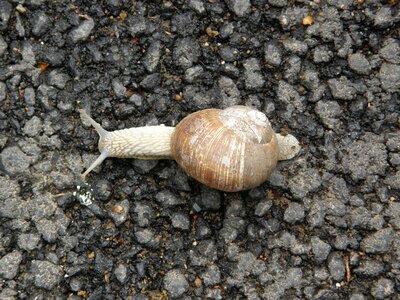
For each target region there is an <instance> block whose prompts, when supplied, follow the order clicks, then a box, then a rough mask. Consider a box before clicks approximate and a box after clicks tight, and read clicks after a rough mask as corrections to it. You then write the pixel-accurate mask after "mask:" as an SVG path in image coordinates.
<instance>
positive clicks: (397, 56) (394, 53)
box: [0, 38, 400, 64]
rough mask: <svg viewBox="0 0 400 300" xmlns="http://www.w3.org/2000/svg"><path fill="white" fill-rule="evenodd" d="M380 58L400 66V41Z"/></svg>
mask: <svg viewBox="0 0 400 300" xmlns="http://www.w3.org/2000/svg"><path fill="white" fill-rule="evenodd" d="M0 53H1V51H0ZM379 56H380V57H382V58H383V59H384V60H386V61H387V62H389V63H392V64H400V40H396V39H393V38H389V39H387V40H386V41H385V42H384V47H383V48H381V49H380V50H379Z"/></svg>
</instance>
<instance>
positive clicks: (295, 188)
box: [288, 169, 322, 199]
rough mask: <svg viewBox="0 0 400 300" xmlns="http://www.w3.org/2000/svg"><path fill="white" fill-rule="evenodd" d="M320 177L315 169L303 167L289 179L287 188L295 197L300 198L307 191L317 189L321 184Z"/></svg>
mask: <svg viewBox="0 0 400 300" xmlns="http://www.w3.org/2000/svg"><path fill="white" fill-rule="evenodd" d="M321 183H322V182H321V177H320V176H319V174H318V172H317V170H314V169H305V170H301V171H299V172H297V174H296V175H295V176H292V177H291V178H290V179H289V183H288V185H289V189H290V192H291V193H292V194H293V197H295V198H296V199H302V198H303V197H305V196H306V195H307V194H308V193H310V192H313V191H315V190H317V189H318V188H319V187H320V185H321Z"/></svg>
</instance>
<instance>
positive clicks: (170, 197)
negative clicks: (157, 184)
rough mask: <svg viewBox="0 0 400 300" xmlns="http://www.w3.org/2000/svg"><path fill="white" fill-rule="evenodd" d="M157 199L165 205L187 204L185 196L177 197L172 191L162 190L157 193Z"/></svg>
mask: <svg viewBox="0 0 400 300" xmlns="http://www.w3.org/2000/svg"><path fill="white" fill-rule="evenodd" d="M156 200H157V202H159V203H160V204H161V205H163V206H166V207H168V206H176V205H181V204H186V201H185V199H184V198H181V197H177V196H175V195H174V194H172V193H171V192H170V191H161V192H159V193H157V195H156Z"/></svg>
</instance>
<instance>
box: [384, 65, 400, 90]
mask: <svg viewBox="0 0 400 300" xmlns="http://www.w3.org/2000/svg"><path fill="white" fill-rule="evenodd" d="M379 77H380V79H381V84H382V87H383V88H384V89H385V90H386V91H388V92H399V90H400V65H395V64H389V63H383V64H382V66H381V69H380V70H379Z"/></svg>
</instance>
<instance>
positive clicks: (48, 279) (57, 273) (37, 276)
mask: <svg viewBox="0 0 400 300" xmlns="http://www.w3.org/2000/svg"><path fill="white" fill-rule="evenodd" d="M30 273H31V274H32V276H33V277H34V280H35V281H34V283H35V285H36V286H37V287H38V288H43V289H46V290H52V289H53V288H54V287H55V286H56V285H58V284H59V283H60V282H61V280H62V279H63V274H64V272H63V271H62V268H61V267H59V266H57V265H55V264H53V263H51V262H49V261H46V260H33V261H32V265H31V268H30Z"/></svg>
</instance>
